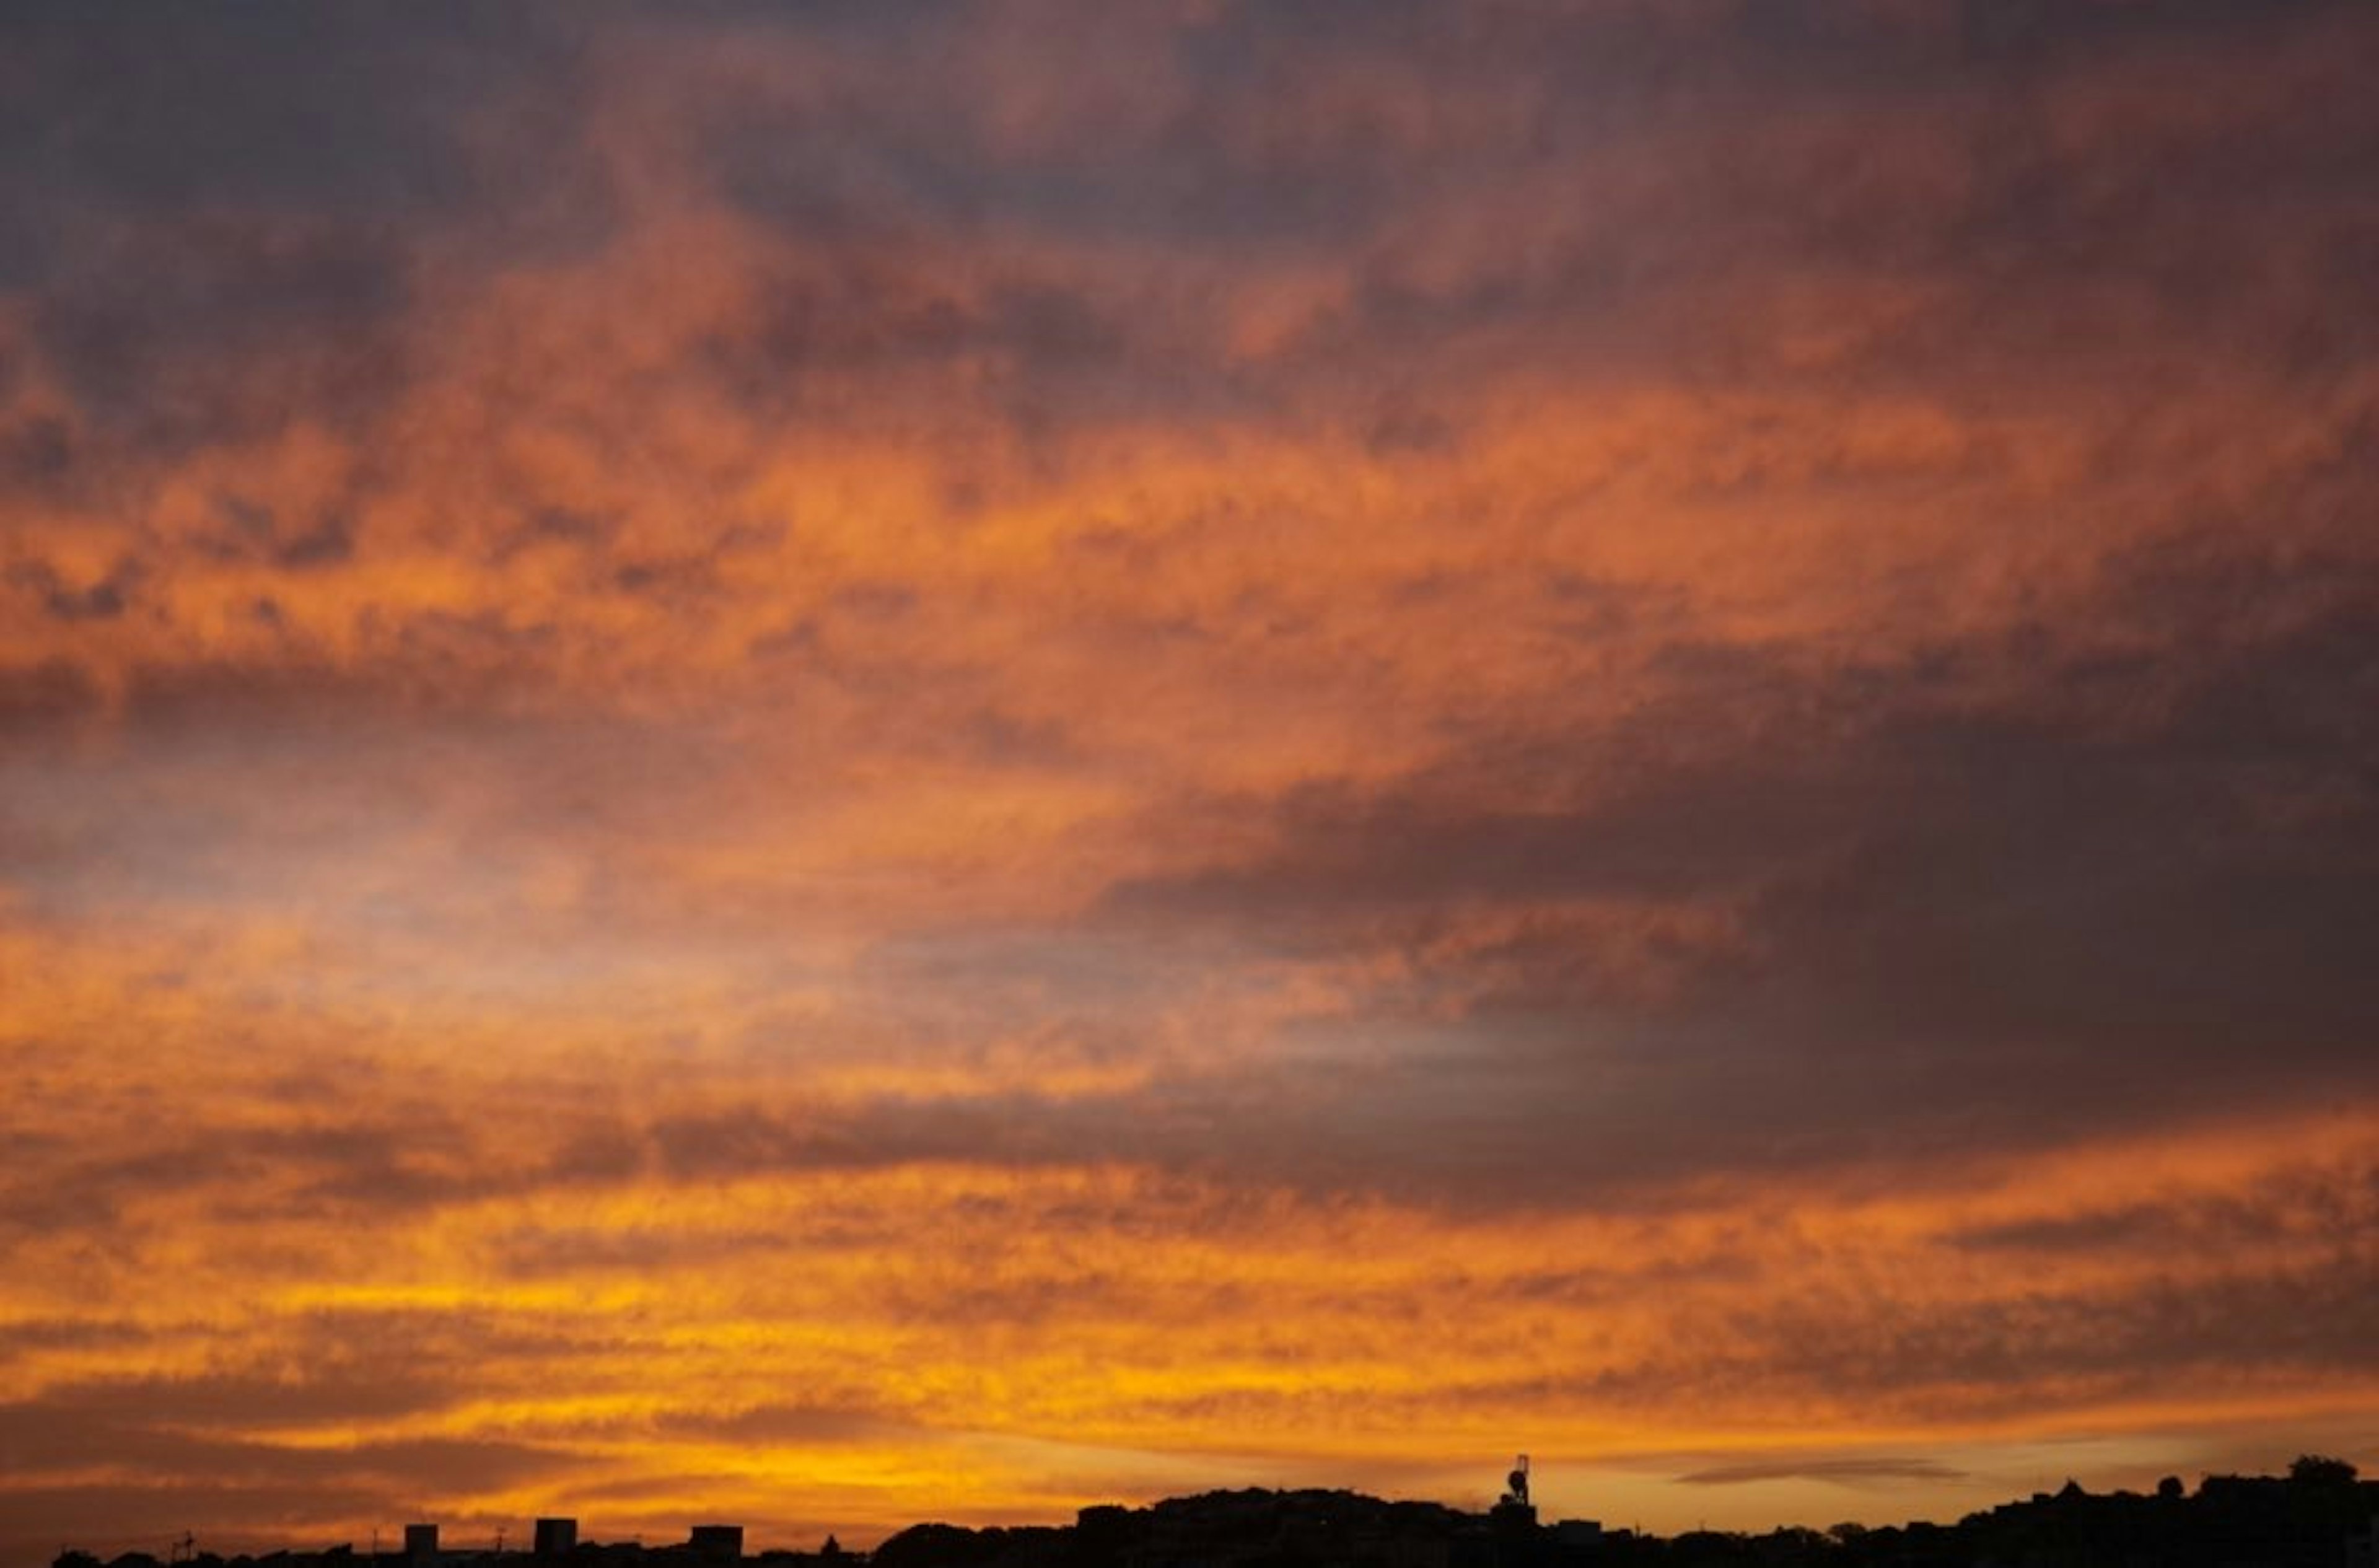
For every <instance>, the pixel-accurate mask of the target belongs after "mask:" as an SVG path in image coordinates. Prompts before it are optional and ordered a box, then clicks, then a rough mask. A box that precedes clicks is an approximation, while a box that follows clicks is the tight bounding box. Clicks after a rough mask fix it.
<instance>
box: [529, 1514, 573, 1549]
mask: <svg viewBox="0 0 2379 1568" xmlns="http://www.w3.org/2000/svg"><path fill="white" fill-rule="evenodd" d="M575 1550H578V1521H577V1520H575V1519H539V1520H538V1521H537V1555H538V1556H539V1557H567V1556H568V1555H570V1553H572V1552H574V1551H575Z"/></svg>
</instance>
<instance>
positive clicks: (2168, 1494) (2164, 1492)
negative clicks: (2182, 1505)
mask: <svg viewBox="0 0 2379 1568" xmlns="http://www.w3.org/2000/svg"><path fill="white" fill-rule="evenodd" d="M2156 1495H2157V1496H2158V1497H2160V1498H2162V1499H2164V1500H2165V1501H2166V1502H2180V1498H2181V1495H2182V1488H2181V1484H2180V1477H2179V1476H2167V1477H2166V1478H2164V1479H2163V1480H2160V1481H2158V1482H2157V1483H2156Z"/></svg>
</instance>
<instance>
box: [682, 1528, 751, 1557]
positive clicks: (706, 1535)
mask: <svg viewBox="0 0 2379 1568" xmlns="http://www.w3.org/2000/svg"><path fill="white" fill-rule="evenodd" d="M685 1544H686V1547H687V1549H688V1550H691V1551H692V1552H693V1553H694V1556H696V1557H698V1558H700V1559H702V1561H703V1562H736V1561H737V1560H739V1559H740V1558H742V1557H743V1526H741V1525H696V1526H694V1533H693V1534H692V1535H690V1536H688V1537H687V1538H686V1541H685Z"/></svg>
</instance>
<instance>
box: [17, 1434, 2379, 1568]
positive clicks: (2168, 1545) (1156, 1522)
mask: <svg viewBox="0 0 2379 1568" xmlns="http://www.w3.org/2000/svg"><path fill="white" fill-rule="evenodd" d="M1522 1463H1523V1465H1525V1464H1526V1461H1525V1460H1523V1461H1522ZM1515 1484H1516V1487H1517V1488H1518V1490H1517V1492H1516V1494H1515V1493H1513V1492H1507V1493H1506V1494H1505V1495H1504V1496H1503V1499H1502V1501H1501V1502H1498V1503H1497V1504H1496V1505H1495V1506H1494V1507H1493V1508H1491V1509H1489V1510H1486V1511H1483V1512H1477V1511H1464V1510H1461V1509H1457V1508H1449V1507H1447V1506H1446V1505H1444V1504H1443V1503H1436V1502H1417V1501H1407V1502H1383V1501H1382V1500H1380V1499H1378V1498H1373V1497H1369V1496H1365V1495H1363V1494H1362V1493H1359V1492H1350V1491H1345V1490H1299V1491H1274V1490H1264V1489H1249V1490H1237V1491H1217V1492H1210V1493H1205V1494H1202V1495H1200V1496H1196V1497H1186V1498H1173V1499H1168V1500H1166V1501H1164V1502H1155V1503H1152V1504H1150V1505H1148V1506H1146V1507H1142V1508H1129V1507H1125V1506H1121V1505H1117V1504H1099V1505H1094V1506H1091V1507H1086V1508H1084V1509H1082V1510H1081V1512H1080V1514H1078V1515H1077V1516H1076V1519H1075V1522H1074V1523H1073V1524H1072V1525H1070V1526H1050V1525H1026V1526H988V1527H969V1526H960V1525H952V1524H947V1523H930V1524H919V1525H912V1526H908V1527H906V1528H903V1529H901V1530H899V1531H897V1532H895V1533H894V1534H892V1535H891V1536H890V1537H888V1538H887V1539H885V1540H884V1541H882V1542H880V1543H876V1544H875V1545H874V1546H873V1547H872V1548H871V1547H867V1546H865V1545H863V1546H862V1547H861V1548H860V1549H859V1550H852V1549H851V1548H847V1547H845V1546H844V1545H843V1544H842V1543H841V1541H840V1540H839V1538H836V1537H834V1536H832V1535H831V1534H829V1535H828V1536H827V1538H825V1539H824V1540H823V1541H821V1542H819V1543H817V1545H816V1546H815V1548H810V1549H791V1548H786V1547H781V1546H776V1547H763V1548H761V1549H760V1550H755V1551H751V1552H746V1551H745V1550H744V1539H743V1535H744V1532H743V1528H742V1526H731V1525H719V1524H710V1525H697V1526H693V1527H692V1528H691V1531H690V1533H689V1535H688V1536H687V1538H686V1539H684V1540H682V1541H678V1542H669V1543H663V1542H654V1543H652V1544H646V1542H644V1541H643V1540H642V1539H638V1540H637V1541H634V1542H632V1543H622V1542H603V1541H596V1540H591V1539H582V1538H580V1534H579V1524H580V1522H579V1521H578V1520H577V1519H575V1518H571V1517H556V1518H547V1519H539V1520H537V1521H536V1527H535V1530H534V1531H533V1532H515V1533H514V1535H513V1544H512V1546H511V1549H510V1550H501V1549H500V1548H495V1547H490V1548H486V1549H482V1548H478V1547H474V1546H471V1545H466V1544H465V1543H461V1542H456V1541H453V1540H451V1539H445V1538H441V1535H440V1533H439V1528H438V1526H435V1525H428V1524H424V1525H413V1526H407V1527H406V1529H405V1533H404V1544H403V1548H402V1550H386V1551H383V1550H379V1549H378V1548H377V1546H375V1547H374V1548H372V1549H371V1550H358V1549H357V1547H356V1545H355V1543H345V1544H342V1545H339V1546H336V1547H332V1548H328V1549H324V1550H303V1549H299V1550H288V1549H282V1550H275V1551H273V1552H271V1553H268V1554H264V1555H260V1556H253V1557H251V1556H248V1555H236V1556H225V1555H223V1554H220V1553H216V1552H212V1551H209V1550H203V1549H202V1548H200V1547H199V1544H198V1543H197V1542H195V1541H194V1540H192V1539H189V1538H184V1539H182V1540H179V1541H176V1542H174V1543H172V1544H171V1545H170V1546H169V1547H168V1549H167V1551H166V1555H165V1563H164V1564H163V1565H161V1563H160V1562H159V1559H158V1557H157V1556H156V1555H154V1554H151V1553H144V1552H137V1551H135V1552H127V1553H125V1554H123V1555H120V1556H117V1557H115V1558H112V1559H109V1558H103V1557H102V1556H100V1555H98V1554H94V1553H92V1552H90V1551H87V1550H81V1549H78V1548H69V1549H67V1550H64V1551H62V1552H60V1553H59V1555H58V1556H57V1557H56V1559H55V1560H54V1562H52V1564H51V1568H170V1564H173V1563H189V1564H193V1565H194V1568H355V1564H356V1563H358V1562H369V1563H371V1564H373V1565H374V1568H380V1565H382V1564H390V1563H394V1564H400V1565H402V1568H497V1565H498V1564H501V1563H532V1564H547V1565H563V1564H568V1565H574V1568H681V1565H682V1568H732V1565H733V1564H735V1563H736V1562H752V1563H755V1564H757V1565H758V1568H831V1565H832V1564H835V1563H838V1562H851V1561H863V1562H871V1563H873V1564H874V1568H1191V1565H1195V1568H1302V1565H1306V1564H1312V1565H1314V1568H1373V1565H1376V1568H1595V1565H1607V1568H1622V1565H1628V1564H1656V1563H1659V1564H1669V1565H1672V1568H1696V1565H1699V1564H1724V1563H1743V1562H1750V1563H1760V1564H1767V1565H1769V1568H1804V1565H1808V1568H1814V1565H1819V1564H1831V1565H1834V1568H1866V1565H1870V1564H1873V1565H1878V1568H1882V1565H1890V1568H1980V1565H1987V1564H1995V1563H2023V1564H2025V1565H2027V1568H2108V1565H2111V1564H2126V1563H2138V1564H2155V1565H2156V1568H2300V1565H2301V1568H2341V1565H2343V1568H2370V1565H2371V1564H2372V1563H2373V1562H2379V1482H2371V1481H2362V1480H2361V1479H2360V1478H2359V1477H2358V1475H2357V1473H2356V1469H2355V1466H2354V1465H2351V1464H2349V1463H2348V1462H2346V1461H2343V1460H2339V1459H2336V1458H2332V1457H2329V1456H2325V1455H2317V1454H2301V1455H2299V1456H2298V1457H2297V1459H2296V1460H2295V1461H2294V1462H2292V1463H2291V1465H2289V1467H2288V1473H2287V1474H2286V1475H2285V1476H2276V1477H2242V1476H2207V1477H2204V1478H2200V1480H2199V1481H2198V1483H2197V1485H2196V1487H2195V1489H2194V1490H2191V1489H2189V1488H2187V1487H2185V1486H2184V1484H2183V1483H2182V1482H2181V1480H2180V1478H2179V1477H2166V1478H2162V1479H2160V1480H2159V1481H2158V1483H2157V1484H2156V1487H2155V1488H2154V1489H2152V1490H2150V1491H2148V1492H2146V1493H2140V1492H2131V1491H2121V1492H2115V1493H2111V1494H2102V1495H2094V1494H2092V1493H2091V1492H2089V1491H2088V1490H2086V1489H2084V1488H2083V1487H2082V1486H2080V1485H2079V1484H2078V1483H2076V1482H2074V1481H2071V1480H2068V1481H2067V1482H2065V1484H2064V1485H2063V1486H2062V1487H2060V1488H2059V1489H2058V1490H2056V1491H2054V1492H2046V1491H2044V1492H2037V1493H2035V1494H2034V1495H2033V1496H2032V1497H2030V1498H2029V1499H2024V1500H2017V1501H2011V1502H2004V1503H2001V1504H1999V1505H1998V1506H1996V1507H1993V1508H1991V1509H1988V1510H1987V1511H1980V1512H1976V1513H1974V1514H1968V1515H1966V1516H1965V1517H1964V1518H1962V1519H1960V1520H1958V1521H1956V1522H1955V1523H1954V1524H1952V1523H1948V1522H1929V1521H1923V1520H1917V1521H1911V1522H1908V1523H1906V1524H1885V1525H1868V1524H1866V1523H1863V1522H1859V1521H1853V1520H1841V1521H1837V1522H1835V1523H1833V1524H1830V1525H1829V1526H1825V1527H1823V1528H1817V1527H1812V1526H1805V1525H1794V1526H1778V1527H1776V1528H1774V1529H1770V1530H1766V1531H1759V1532H1741V1531H1714V1530H1709V1529H1701V1528H1697V1529H1695V1530H1692V1531H1689V1532H1684V1533H1681V1534H1679V1535H1677V1536H1675V1537H1673V1538H1669V1537H1663V1536H1661V1535H1660V1534H1658V1533H1647V1532H1644V1531H1641V1530H1640V1529H1637V1528H1636V1527H1634V1526H1627V1525H1617V1524H1610V1523H1606V1522H1603V1521H1600V1520H1575V1519H1562V1520H1543V1519H1540V1516H1539V1514H1538V1511H1537V1510H1536V1509H1535V1508H1534V1507H1533V1506H1532V1505H1530V1503H1529V1502H1528V1491H1527V1488H1526V1485H1525V1484H1524V1483H1522V1482H1521V1480H1520V1478H1518V1477H1517V1476H1516V1478H1515ZM391 1539H392V1542H393V1541H394V1539H395V1538H394V1536H393V1534H392V1537H391Z"/></svg>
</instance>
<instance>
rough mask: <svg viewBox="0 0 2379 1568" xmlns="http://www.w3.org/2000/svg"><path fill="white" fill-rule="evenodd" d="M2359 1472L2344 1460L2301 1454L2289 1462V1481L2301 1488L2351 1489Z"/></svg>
mask: <svg viewBox="0 0 2379 1568" xmlns="http://www.w3.org/2000/svg"><path fill="white" fill-rule="evenodd" d="M2356 1474H2357V1472H2356V1470H2355V1468H2354V1466H2353V1465H2349V1464H2348V1463H2347V1462H2346V1461H2345V1460H2343V1459H2332V1458H2330V1457H2329V1456H2328V1455H2326V1454H2321V1453H2300V1454H2298V1455H2297V1456H2296V1457H2295V1458H2294V1459H2292V1460H2290V1461H2289V1462H2288V1479H2290V1480H2292V1481H2294V1482H2296V1484H2297V1485H2299V1486H2301V1487H2350V1486H2352V1485H2353V1484H2354V1478H2355V1476H2356Z"/></svg>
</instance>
